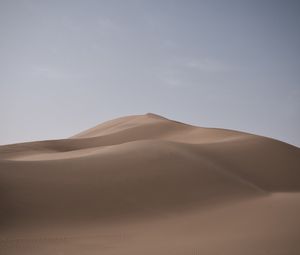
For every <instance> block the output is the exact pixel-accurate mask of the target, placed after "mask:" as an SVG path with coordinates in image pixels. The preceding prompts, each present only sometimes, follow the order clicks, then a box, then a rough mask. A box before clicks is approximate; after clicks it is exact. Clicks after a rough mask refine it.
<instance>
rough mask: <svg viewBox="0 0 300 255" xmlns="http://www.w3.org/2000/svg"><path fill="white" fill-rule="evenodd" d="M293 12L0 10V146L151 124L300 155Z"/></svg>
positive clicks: (27, 1)
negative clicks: (202, 130) (237, 136)
mask: <svg viewBox="0 0 300 255" xmlns="http://www.w3.org/2000/svg"><path fill="white" fill-rule="evenodd" d="M299 13H300V2H299V1H296V0H295V1H292V0H281V1H278V0H248V1H246V0H197V1H196V0H195V1H193V0H148V1H147V0H119V1H115V0H108V1H101V0H81V1H78V0H77V1H76V0H48V1H46V0H44V1H43V0H19V1H17V0H0V144H9V143H17V142H25V141H33V140H48V139H61V138H67V137H70V136H72V135H74V134H76V133H78V132H81V131H83V130H85V129H88V128H90V127H92V126H95V125H97V124H99V123H101V122H104V121H107V120H110V119H114V118H117V117H120V116H124V115H135V114H144V113H147V112H152V113H156V114H159V115H162V116H164V117H167V118H171V119H175V120H178V121H181V122H186V123H189V124H193V125H198V126H203V127H218V128H227V129H234V130H240V131H245V132H250V133H255V134H259V135H264V136H268V137H272V138H276V139H279V140H282V141H285V142H288V143H290V144H293V145H296V146H298V147H300V29H299V27H300V15H299Z"/></svg>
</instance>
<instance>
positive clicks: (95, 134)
mask: <svg viewBox="0 0 300 255" xmlns="http://www.w3.org/2000/svg"><path fill="white" fill-rule="evenodd" d="M299 171H300V149H299V148H297V147H294V146H292V145H289V144H286V143H283V142H280V141H276V140H273V139H270V138H266V137H262V136H256V135H252V134H247V133H243V132H238V131H232V130H223V129H216V128H201V127H196V126H191V125H187V124H184V123H180V122H177V121H173V120H169V119H167V118H165V117H162V116H159V115H156V114H153V113H147V114H145V115H135V116H126V117H122V118H118V119H115V120H111V121H108V122H105V123H102V124H100V125H97V126H96V127H93V128H91V129H88V130H86V131H84V132H82V133H79V134H77V135H75V136H72V137H70V138H67V139H62V140H49V141H38V142H29V143H20V144H13V145H4V146H0V185H1V186H0V187H1V189H0V197H1V204H0V220H1V222H0V224H1V226H2V228H1V229H2V230H1V231H0V237H1V238H2V241H1V240H0V251H1V249H3V252H6V253H7V254H25V253H26V252H28V254H56V253H55V252H54V250H55V247H57V245H58V244H56V243H51V242H50V243H49V242H44V243H43V242H42V241H39V243H40V245H39V246H40V247H41V248H40V249H39V248H37V246H32V245H30V244H29V243H30V242H26V241H24V243H26V245H27V246H26V245H25V246H26V247H27V248H26V249H27V250H26V249H25V251H24V249H23V250H22V249H19V248H18V247H17V246H16V245H15V244H14V242H13V241H10V242H9V241H8V240H16V239H17V238H21V239H22V238H23V239H24V240H27V239H28V240H31V239H30V238H29V237H28V236H27V235H28V233H36V234H38V235H39V233H41V232H39V231H41V230H39V231H37V232H34V231H31V230H30V229H38V228H39V226H44V227H43V231H45V234H44V235H48V236H50V233H52V234H53V233H56V235H57V233H60V232H59V231H58V230H55V229H54V227H53V226H60V228H65V230H64V231H67V229H70V226H72V227H73V228H75V229H76V230H73V232H72V233H73V234H74V231H75V233H76V235H77V236H79V237H78V238H79V239H80V238H81V239H80V240H81V241H82V242H91V243H92V244H93V245H91V247H89V252H87V251H86V250H84V248H83V247H81V246H79V247H78V245H77V244H74V243H72V242H67V241H63V242H62V244H59V245H58V246H59V247H60V249H61V251H63V252H65V254H82V252H83V251H84V252H86V253H85V254H99V252H102V253H101V254H121V253H120V252H122V254H141V253H140V252H141V251H142V248H143V247H144V248H145V249H146V250H147V252H148V251H149V254H154V253H155V254H198V253H199V254H200V253H201V254H202V253H203V252H204V253H205V254H240V252H241V251H242V250H243V247H242V246H239V248H237V249H236V250H235V249H233V248H232V246H231V245H233V244H234V241H233V239H231V240H229V239H227V237H226V231H225V232H224V233H223V236H222V234H219V235H217V236H218V239H216V240H215V241H216V242H217V243H218V242H219V243H220V244H222V245H223V248H221V249H220V250H219V251H217V250H216V248H215V245H213V244H212V243H211V242H212V241H211V240H210V241H207V244H206V245H205V244H202V245H201V246H199V245H198V244H197V243H199V242H200V240H198V239H197V236H201V237H202V238H203V237H205V235H204V232H201V231H202V230H201V224H204V222H206V221H207V222H208V223H205V224H204V226H205V227H204V228H203V229H205V231H208V233H207V236H206V237H205V238H213V236H214V235H215V234H216V233H217V232H218V229H220V228H224V227H225V228H228V226H227V225H226V224H225V225H224V224H221V223H219V225H220V226H219V227H218V226H217V225H216V224H215V221H216V217H221V218H222V217H224V220H225V219H230V220H231V221H232V222H233V225H234V226H235V225H236V224H237V225H236V232H234V230H232V231H233V232H232V235H233V236H234V235H240V234H241V231H246V234H245V235H244V236H242V237H241V238H242V241H241V240H239V239H237V240H236V242H239V243H240V242H242V243H243V242H244V243H245V245H246V246H247V245H248V246H249V245H250V244H253V245H252V247H250V248H249V254H264V253H263V252H261V253H258V252H259V249H260V248H261V247H264V248H263V249H266V250H269V251H270V250H271V253H269V254H276V253H275V251H274V253H272V244H271V243H270V242H271V241H270V240H269V239H268V242H267V243H266V244H264V245H265V246H264V245H261V246H260V245H259V244H258V243H257V242H258V240H259V239H261V238H266V239H267V238H268V234H270V235H271V233H267V232H264V231H261V232H260V234H261V236H260V234H258V235H255V234H253V230H251V231H250V232H249V233H248V232H247V230H245V229H243V227H242V225H241V224H243V221H242V220H240V222H238V223H236V222H234V217H232V216H230V217H229V216H228V215H229V214H230V215H234V214H237V215H239V216H238V217H239V218H240V219H242V216H240V213H243V212H244V210H246V209H245V208H248V206H249V205H252V206H253V208H254V209H253V210H254V215H256V216H255V217H258V218H257V219H258V221H259V222H260V224H264V223H263V222H264V220H263V219H266V222H267V223H268V224H269V221H268V219H267V218H268V213H272V211H271V210H269V209H266V208H265V204H266V205H271V206H275V205H276V203H279V204H283V205H284V207H280V206H279V207H278V208H279V209H278V210H281V211H282V213H281V214H280V215H279V214H278V215H277V216H276V217H275V216H274V217H275V219H273V221H274V222H276V224H277V223H278V224H282V222H283V221H285V220H286V218H285V217H290V219H289V221H291V222H293V224H298V225H299V226H300V224H299V223H300V221H299V220H298V218H296V217H295V216H293V215H294V214H293V213H292V211H294V212H298V211H299V210H300V209H299V208H300V200H299V199H300V196H299V195H298V192H299V190H300V172H299ZM276 194H285V195H284V196H283V195H279V196H278V195H276ZM289 194H291V195H289ZM286 197H287V198H286ZM278 201H279V202H278ZM276 206H277V205H276ZM209 211H210V212H212V216H211V218H210V216H209V215H207V212H209ZM266 212H267V213H266ZM245 215H246V216H245V218H244V220H247V219H249V217H250V218H251V214H249V213H248V214H247V213H246V214H245ZM166 217H167V218H166ZM169 217H170V219H168V218H169ZM247 217H248V218H247ZM184 219H185V220H186V221H184ZM292 219H293V221H292ZM176 221H178V224H179V225H180V226H181V227H182V231H179V230H177V231H174V232H173V234H171V233H170V232H169V228H170V226H172V224H173V223H175V222H176ZM151 222H152V223H153V224H154V225H153V226H156V229H152V230H151V231H152V232H151V233H150V234H149V235H148V234H147V235H145V236H144V238H145V239H143V240H139V237H140V236H143V235H144V233H143V230H142V229H143V227H146V226H149V224H150V223H151ZM170 222H173V223H170ZM193 222H194V223H195V226H196V225H197V224H198V225H199V224H200V223H201V224H200V225H199V228H197V229H194V230H193V229H192V230H191V229H189V227H188V226H191V224H193ZM209 222H211V223H209ZM169 224H171V225H169ZM291 224H292V223H291ZM150 225H151V224H150ZM46 226H47V227H46ZM51 226H52V227H51ZM76 226H77V227H76ZM82 226H93V227H91V228H88V229H89V230H88V231H87V232H86V230H83V227H82ZM209 226H211V227H209ZM85 228H87V227H85ZM53 229H54V230H53ZM103 229H106V230H105V231H108V232H112V233H114V234H115V233H118V231H125V232H126V231H127V232H129V233H132V234H133V233H135V234H136V235H135V237H133V238H136V240H139V242H140V243H142V244H143V245H144V246H143V247H142V246H139V245H134V243H133V242H131V241H124V240H122V241H116V240H115V239H114V238H112V239H109V240H108V241H107V240H106V241H103V240H104V239H105V238H104V237H103V235H102V234H103V233H102V232H101V231H104V230H103ZM284 229H285V230H284V231H285V232H282V233H281V234H278V235H275V236H273V235H272V236H273V238H274V240H277V239H278V240H281V243H280V245H281V246H280V247H279V249H284V250H287V251H289V253H282V254H297V252H298V251H300V249H298V247H297V245H296V243H294V242H293V240H294V239H295V238H296V236H295V230H294V229H292V228H291V227H290V225H288V226H285V227H284ZM133 230H134V231H133ZM51 231H52V232H51ZM53 231H54V232H53ZM55 231H56V232H55ZM68 231H69V230H68ZM91 231H92V232H93V233H94V232H95V231H96V233H97V234H96V237H93V238H88V237H86V235H87V236H88V234H86V233H90V232H91ZM132 231H133V232H132ZM209 231H212V232H211V233H210V232H209ZM214 231H215V232H214ZM216 231H217V232H216ZM20 233H22V234H20ZM99 233H102V234H101V235H102V236H101V235H100V234H99ZM138 233H140V234H141V235H140V234H138ZM221 233H222V232H221ZM247 233H248V234H247ZM164 234H167V236H166V237H163V236H164ZM20 235H21V237H20ZM60 235H61V234H60ZM97 235H99V236H98V237H97ZM133 235H134V234H133ZM156 235H157V236H160V235H161V238H166V240H168V241H167V242H170V243H173V242H174V241H175V240H183V243H184V245H183V246H182V247H177V246H176V245H175V246H174V245H171V244H170V245H166V244H165V243H161V242H160V241H158V240H156V239H155V236H156ZM26 238H27V239H26ZM48 238H50V237H48ZM222 238H223V239H222ZM23 239H22V240H23ZM33 239H34V238H33ZM50 239H51V238H50ZM87 239H88V240H90V241H87ZM5 240H7V241H5ZM34 240H35V239H34ZM147 240H148V241H147ZM155 240H156V241H155ZM222 240H223V241H222ZM282 240H283V241H282ZM285 240H286V241H285ZM287 240H289V242H290V243H289V242H288V241H287ZM1 242H2V244H1ZM99 242H108V244H109V245H108V246H113V247H115V248H111V249H107V250H106V249H105V248H103V247H102V246H101V245H100V246H99ZM70 243H71V244H70ZM200 243H201V242H200ZM7 244H11V245H7ZM155 244H156V246H155ZM153 245H154V246H153ZM224 245H225V246H224ZM240 245H241V244H240ZM74 247H76V249H73V248H74ZM93 247H94V248H93ZM147 247H148V248H147ZM149 247H153V248H152V249H150V248H149ZM159 247H160V248H159ZM184 247H186V248H185V249H184ZM226 247H227V250H226ZM270 247H271V248H270ZM251 249H252V250H251ZM276 249H278V247H277V248H276ZM45 250H46V252H45V253H43V251H45ZM176 250H177V251H179V252H177V253H175V251H176ZM80 251H81V253H80ZM221 251H223V253H221ZM250 251H252V253H251V252H250ZM22 252H23V253H22ZM47 252H48V253H47ZM147 252H144V254H148V253H147ZM151 252H152V253H151ZM218 252H219V253H218ZM253 252H254V253H253ZM1 254H2V253H1ZM26 254H27V253H26ZM243 254H248V253H246V251H244V253H243Z"/></svg>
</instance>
